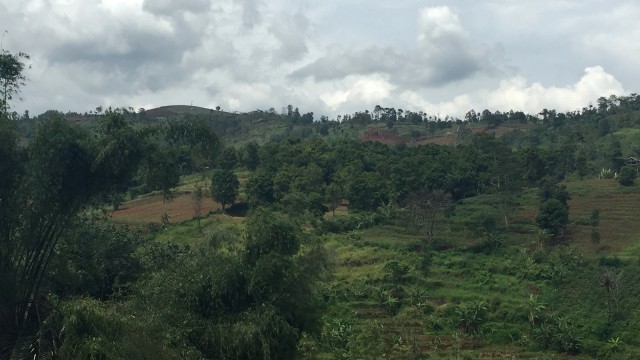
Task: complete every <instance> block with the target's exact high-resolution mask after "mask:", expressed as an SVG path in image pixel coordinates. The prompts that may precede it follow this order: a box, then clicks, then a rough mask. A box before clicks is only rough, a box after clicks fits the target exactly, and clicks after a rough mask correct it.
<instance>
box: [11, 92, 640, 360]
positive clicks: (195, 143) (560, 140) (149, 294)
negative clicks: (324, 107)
mask: <svg viewBox="0 0 640 360" xmlns="http://www.w3.org/2000/svg"><path fill="white" fill-rule="evenodd" d="M600 105H601V106H600V107H599V108H597V109H594V108H585V109H583V110H582V111H580V112H575V113H567V114H558V113H555V112H553V111H548V110H546V111H544V112H542V113H541V114H539V116H531V115H524V114H521V113H515V112H512V113H508V114H502V113H490V112H488V111H487V112H483V113H482V116H480V117H475V118H474V117H473V116H471V115H473V114H471V115H470V116H469V119H468V121H460V120H456V119H447V120H445V121H443V120H441V119H434V118H430V117H427V116H424V115H420V116H415V115H412V114H413V113H408V112H404V113H403V115H402V116H400V117H399V116H398V114H397V112H396V113H395V114H396V115H395V116H396V117H395V118H393V114H394V111H395V110H394V111H392V110H391V109H384V108H380V111H378V112H377V113H375V114H373V115H372V114H371V113H366V112H365V113H356V114H354V115H353V116H351V115H349V116H345V117H342V119H341V120H342V121H341V122H338V121H330V120H328V119H326V118H323V119H322V120H320V121H309V120H310V119H311V120H313V119H312V116H311V117H310V116H309V115H307V114H299V113H298V115H296V113H297V110H296V111H292V112H291V113H290V114H287V115H280V114H276V113H275V112H273V111H267V112H263V111H256V112H253V113H250V114H231V113H226V112H222V111H217V110H209V109H203V108H195V107H194V108H193V109H192V108H191V107H184V106H170V107H163V108H158V109H150V110H145V111H140V112H137V113H133V112H125V111H124V110H117V111H115V110H108V111H107V112H106V113H105V114H104V115H91V114H88V115H87V116H84V115H82V116H83V117H84V118H82V119H81V118H78V117H75V118H72V119H69V118H67V119H66V121H65V119H61V118H59V117H58V116H59V115H60V114H58V113H49V114H48V115H47V116H49V117H51V120H50V121H45V120H46V118H45V117H42V118H40V119H36V120H34V121H33V123H37V122H40V123H41V125H39V126H38V127H32V128H29V127H27V126H25V125H26V124H19V125H20V126H22V127H21V129H20V130H21V131H24V132H23V133H21V134H23V136H24V138H23V139H19V137H18V136H17V135H15V136H14V135H12V133H11V130H10V129H11V128H12V127H11V126H8V125H7V126H1V127H0V130H2V131H4V132H1V133H0V135H2V136H3V138H4V139H5V142H4V143H5V144H7V146H5V147H2V148H0V150H2V151H4V153H5V156H4V158H6V159H7V160H8V161H7V162H6V163H3V166H5V168H6V169H7V171H5V172H3V173H2V175H3V176H5V177H4V178H2V179H5V180H4V181H5V183H6V184H8V185H7V186H8V187H7V188H6V189H1V190H3V191H9V192H10V193H12V194H18V196H8V197H0V199H3V201H4V199H8V200H11V201H10V202H9V203H8V206H7V207H5V208H2V209H0V210H2V211H4V212H3V214H4V215H5V218H7V219H10V221H8V222H6V223H3V224H6V226H14V224H19V225H20V226H19V227H17V228H16V229H19V230H20V231H17V230H16V231H13V232H10V234H11V237H7V238H2V239H1V240H2V241H3V244H4V245H3V246H4V247H3V249H5V248H6V249H17V250H18V252H16V254H17V255H16V256H21V255H20V254H22V253H24V252H20V251H21V250H20V249H21V248H22V246H32V247H33V249H34V250H32V252H33V253H34V254H38V251H42V250H38V249H43V248H44V249H49V250H47V251H49V252H50V254H51V263H50V265H48V269H47V272H46V273H43V275H41V276H42V280H38V279H39V278H38V277H37V274H36V277H35V278H34V279H35V280H33V281H37V282H39V281H41V283H42V289H43V290H46V293H45V292H38V293H37V294H36V293H34V294H33V295H31V297H33V298H35V297H36V295H37V296H38V297H41V298H38V303H39V304H42V307H38V308H37V309H36V308H34V309H29V308H27V309H26V310H25V309H24V308H23V307H21V305H20V304H24V303H25V302H24V301H23V302H20V301H18V302H14V303H11V304H14V305H15V307H16V309H17V310H16V311H24V312H25V313H26V314H27V315H29V314H32V315H29V316H27V317H26V318H25V319H26V320H23V321H24V323H23V325H22V326H23V327H24V329H25V334H27V335H25V336H24V337H23V339H20V341H16V342H15V343H14V344H13V345H12V344H11V343H9V345H3V346H4V348H12V347H13V346H16V347H19V346H22V345H21V344H30V345H29V346H31V348H33V345H32V344H34V343H35V341H36V340H35V339H38V340H37V341H39V344H44V345H39V346H43V348H46V349H49V348H51V349H53V348H54V347H55V349H54V350H51V351H53V352H54V353H55V352H59V356H60V357H65V356H66V355H65V354H88V355H87V356H89V355H90V356H89V357H91V356H93V357H101V358H121V357H129V358H145V357H147V356H148V354H149V353H153V354H154V356H156V355H157V356H159V357H163V358H169V359H172V358H295V357H299V358H309V359H334V358H344V359H363V358H376V359H377V358H394V359H395V358H399V359H419V358H430V359H451V358H469V359H471V358H484V359H503V358H519V359H541V358H542V359H544V358H556V359H569V358H571V359H591V358H594V359H635V358H637V357H638V356H640V342H639V341H638V339H637V334H638V333H640V318H639V317H638V314H640V300H639V299H640V293H639V292H638V290H637V289H636V287H635V286H634V284H635V283H636V282H637V281H638V280H640V267H639V266H638V264H639V262H638V259H639V257H640V246H639V245H638V241H639V240H640V225H638V222H637V221H635V215H636V214H637V213H638V211H639V210H640V208H639V205H638V204H640V186H639V185H638V184H637V181H638V180H637V179H636V178H637V176H638V168H637V167H636V164H637V161H634V160H633V159H630V157H634V156H636V154H637V153H638V151H639V150H640V147H638V146H637V144H636V143H637V140H638V136H640V133H638V132H637V131H636V129H637V128H638V127H640V112H639V109H640V99H639V98H638V97H628V98H621V99H609V100H607V99H605V100H604V101H602V102H601V104H600ZM416 115H418V114H416ZM74 116H76V115H74ZM425 119H426V121H425ZM70 120H72V121H70ZM2 121H5V120H4V119H3V120H2ZM2 124H5V123H2ZM10 125H13V124H10ZM7 129H9V130H7ZM29 129H30V130H29ZM26 130H29V131H26ZM29 133H30V134H31V135H30V136H26V135H24V134H29ZM19 140H22V142H19ZM18 144H19V145H18ZM18 160H21V161H18ZM5 164H7V165H5ZM5 174H10V175H11V176H8V175H5ZM24 185H28V186H24ZM24 203H28V204H29V206H28V207H25V206H23V205H24ZM41 219H47V220H46V222H43V221H42V220H41ZM32 223H33V224H44V225H47V224H49V223H51V224H54V225H55V227H52V228H49V227H47V226H41V227H31V226H29V225H30V224H32ZM58 224H59V225H58ZM3 226H5V225H3ZM26 229H29V231H26ZM50 229H53V230H50ZM5 233H6V232H5ZM5 233H2V234H5ZM13 234H15V235H13ZM56 236H57V237H56ZM52 238H53V239H54V240H55V241H53V242H52V241H51V240H49V239H52ZM13 239H17V240H19V241H18V242H16V243H15V244H17V245H15V244H14V243H12V242H11V241H12V240H13ZM31 239H43V240H40V241H41V242H32V240H31ZM25 244H26V245H25ZM39 244H49V245H47V246H46V247H42V246H41V245H39ZM14 245H15V246H14ZM4 254H5V253H4V252H3V253H0V256H4ZM46 258H47V257H46V254H45V255H39V256H28V257H27V258H24V260H22V261H21V262H19V263H17V264H18V265H20V264H23V263H24V264H30V261H34V260H31V259H46ZM2 264H9V265H7V266H13V265H12V264H14V263H12V262H11V261H5V262H3V263H2ZM42 268H43V267H42V266H38V265H33V266H29V267H28V268H27V269H42ZM11 269H12V268H10V267H9V270H11ZM18 269H20V268H18ZM11 271H13V270H11ZM10 273H11V274H12V273H13V272H10ZM15 273H16V274H19V272H15ZM3 279H5V280H3V281H6V282H7V284H8V285H7V287H6V288H9V289H11V288H16V289H19V288H20V287H21V286H22V284H24V283H30V282H15V283H12V282H11V281H12V280H11V279H13V277H5V278H3ZM7 279H8V280H7ZM9 285H11V286H12V287H9ZM34 288H37V286H35V285H34ZM27 290H28V289H27ZM25 291H26V290H25ZM40 293H42V295H38V294H40ZM8 294H13V293H12V292H8ZM15 294H18V295H16V296H22V292H17V291H16V292H15ZM1 299H8V298H1ZM54 299H56V300H57V301H58V303H59V304H60V305H49V304H53V301H52V300H54ZM3 301H7V300H3ZM7 304H9V302H7ZM45 305H46V306H45ZM6 308H9V309H11V307H10V306H6ZM7 313H11V312H7ZM0 315H1V314H0ZM35 315H38V316H41V317H43V318H47V321H48V322H47V326H49V328H47V329H48V330H47V331H48V332H47V334H48V335H46V336H47V337H46V338H44V339H43V338H40V337H38V336H40V335H38V334H40V332H39V331H40V329H41V328H42V326H43V325H42V324H40V322H39V321H37V320H36V319H37V318H38V317H36V316H35ZM30 316H31V317H30ZM7 319H8V318H7ZM13 319H21V318H16V317H14V318H13ZM13 321H15V320H7V322H6V323H7V324H9V323H11V324H13ZM2 329H5V330H6V334H11V332H10V330H11V329H10V328H9V327H6V328H2ZM5 330H3V331H5ZM134 335H135V336H134ZM9 338H10V336H8V335H7V336H4V337H0V341H5V340H3V339H9ZM47 351H49V350H47ZM125 354H126V356H125Z"/></svg>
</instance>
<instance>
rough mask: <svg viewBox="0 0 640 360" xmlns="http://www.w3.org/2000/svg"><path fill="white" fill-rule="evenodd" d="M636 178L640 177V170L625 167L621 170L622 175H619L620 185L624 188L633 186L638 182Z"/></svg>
mask: <svg viewBox="0 0 640 360" xmlns="http://www.w3.org/2000/svg"><path fill="white" fill-rule="evenodd" d="M636 177H638V170H636V169H634V168H632V167H629V166H624V167H622V169H620V173H619V174H618V183H619V184H620V185H622V186H633V185H634V184H635V181H636Z"/></svg>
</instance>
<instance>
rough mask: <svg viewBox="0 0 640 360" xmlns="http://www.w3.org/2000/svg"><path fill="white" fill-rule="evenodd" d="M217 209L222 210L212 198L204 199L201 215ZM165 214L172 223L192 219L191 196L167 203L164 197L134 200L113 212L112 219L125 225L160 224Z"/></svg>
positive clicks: (180, 196)
mask: <svg viewBox="0 0 640 360" xmlns="http://www.w3.org/2000/svg"><path fill="white" fill-rule="evenodd" d="M217 209H220V204H218V203H216V202H214V201H213V200H212V199H211V198H204V199H203V203H202V210H201V211H200V214H201V215H202V216H204V215H206V214H207V213H208V212H209V211H211V210H217ZM165 212H166V213H167V214H168V215H169V222H171V223H177V222H181V221H185V220H190V219H192V218H193V217H194V215H195V211H194V210H193V203H192V200H191V194H180V195H177V196H176V197H174V198H173V200H171V201H167V202H164V201H163V199H162V195H154V196H149V197H146V198H142V199H139V200H134V201H132V202H129V203H127V204H125V205H124V206H122V207H121V208H120V210H118V211H113V212H111V218H112V219H113V220H114V221H118V222H125V223H141V224H147V223H150V222H153V223H160V220H161V217H162V214H164V213H165Z"/></svg>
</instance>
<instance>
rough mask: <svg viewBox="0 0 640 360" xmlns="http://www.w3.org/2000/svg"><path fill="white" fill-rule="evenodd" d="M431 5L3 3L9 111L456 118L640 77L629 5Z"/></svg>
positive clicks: (528, 107) (503, 1) (565, 106)
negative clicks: (22, 69) (11, 84)
mask: <svg viewBox="0 0 640 360" xmlns="http://www.w3.org/2000/svg"><path fill="white" fill-rule="evenodd" d="M440 3H441V4H442V5H441V6H426V7H425V4H427V5H428V4H432V2H424V1H421V0H406V1H403V2H388V1H382V0H371V1H366V2H365V1H361V0H359V1H357V2H351V3H349V2H346V3H345V2H341V1H337V0H327V1H324V2H322V3H314V2H300V3H295V4H294V3H291V2H289V1H285V0H270V1H264V0H219V1H215V2H211V1H206V0H190V1H180V2H176V1H168V0H25V1H15V0H0V23H1V24H3V25H4V26H5V27H6V29H7V30H8V31H9V33H8V34H7V36H6V37H5V39H4V41H3V46H4V47H5V49H8V50H9V51H12V52H17V51H24V52H27V53H29V54H31V55H32V60H31V61H30V64H31V65H33V69H31V70H29V71H27V73H26V75H27V77H29V78H30V79H31V80H30V81H29V82H28V84H27V86H26V87H25V89H24V91H23V96H22V97H23V98H24V99H25V101H24V102H23V103H17V104H13V106H14V108H16V110H17V111H19V112H22V111H24V109H29V110H30V111H31V113H32V114H37V113H40V112H43V111H45V110H47V109H50V108H56V109H61V110H63V111H67V110H75V111H81V112H82V111H84V110H88V109H94V108H95V107H96V106H98V105H102V106H109V105H111V106H134V107H136V108H137V107H141V106H143V107H146V108H147V107H149V106H162V105H167V104H176V103H190V102H191V101H193V102H194V104H196V105H204V106H216V105H221V106H222V107H223V108H225V109H228V110H231V111H235V110H237V111H250V110H254V109H257V108H260V109H268V108H270V107H274V108H276V109H279V108H280V107H282V106H286V105H287V104H292V105H294V106H296V107H299V108H300V111H302V112H307V111H313V112H314V113H315V114H316V115H317V116H316V117H319V115H322V114H327V115H330V116H331V117H334V116H336V115H338V114H340V115H343V114H345V113H353V112H355V111H362V110H364V109H369V110H371V109H372V108H373V107H374V106H375V105H378V104H379V105H381V106H385V107H389V106H393V107H395V108H403V109H406V110H414V111H420V110H422V111H426V112H428V113H431V114H440V115H441V116H444V115H446V114H453V115H457V116H460V117H461V116H463V115H464V113H465V112H466V111H468V110H469V109H471V108H474V109H476V110H482V109H484V108H489V109H490V110H501V111H504V110H507V111H508V110H510V109H514V110H515V109H518V110H520V109H522V110H525V111H528V112H538V111H540V110H541V109H542V108H555V109H557V110H559V111H566V110H571V109H579V108H581V107H583V106H587V105H588V104H589V102H593V101H595V100H596V99H597V98H598V97H599V96H608V95H610V94H612V93H616V94H620V93H624V91H625V90H629V91H633V89H632V87H634V86H637V84H638V83H640V72H638V71H637V64H636V63H637V61H636V59H637V58H640V45H638V44H639V43H638V41H637V40H636V39H637V38H640V23H638V22H637V21H636V19H635V15H636V14H637V13H638V12H640V5H639V4H637V2H634V1H631V0H622V1H620V2H615V3H612V2H608V1H604V0H587V1H584V2H576V1H572V0H571V1H570V0H561V1H558V2H554V4H553V6H551V5H549V4H547V3H544V2H540V1H536V0H522V1H518V2H514V1H510V0H487V1H482V2H471V1H469V2H465V3H464V6H462V5H461V4H460V3H459V2H453V1H446V0H445V1H443V2H440ZM0 31H4V29H2V28H0ZM593 64H599V65H600V67H594V66H593ZM585 67H589V68H588V69H587V70H586V71H585V72H584V73H582V70H583V69H584V68H585ZM604 69H606V71H605V70H604ZM635 92H638V90H635Z"/></svg>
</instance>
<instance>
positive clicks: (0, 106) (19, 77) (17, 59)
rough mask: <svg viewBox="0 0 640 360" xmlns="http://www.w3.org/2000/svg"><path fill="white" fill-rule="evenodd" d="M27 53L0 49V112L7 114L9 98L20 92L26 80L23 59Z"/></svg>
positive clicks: (26, 56)
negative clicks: (13, 52)
mask: <svg viewBox="0 0 640 360" xmlns="http://www.w3.org/2000/svg"><path fill="white" fill-rule="evenodd" d="M28 59H29V55H27V54H25V53H23V52H19V53H17V54H12V53H10V52H8V51H7V50H4V49H1V50H0V96H1V98H0V112H1V113H3V114H5V115H6V114H8V110H9V100H12V99H13V97H14V96H15V95H17V94H19V93H20V87H21V86H23V85H24V84H25V82H26V81H27V78H26V76H25V75H24V73H23V71H24V68H25V63H24V60H28Z"/></svg>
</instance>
